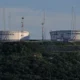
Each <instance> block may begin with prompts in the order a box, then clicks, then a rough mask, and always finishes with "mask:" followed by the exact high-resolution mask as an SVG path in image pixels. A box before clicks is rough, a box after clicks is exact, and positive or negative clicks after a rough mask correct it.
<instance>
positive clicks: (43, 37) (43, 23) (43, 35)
mask: <svg viewBox="0 0 80 80" xmlns="http://www.w3.org/2000/svg"><path fill="white" fill-rule="evenodd" d="M44 25H45V11H44V13H43V21H42V40H44V39H45V30H44Z"/></svg>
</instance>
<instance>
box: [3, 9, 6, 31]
mask: <svg viewBox="0 0 80 80" xmlns="http://www.w3.org/2000/svg"><path fill="white" fill-rule="evenodd" d="M3 25H4V31H5V30H6V27H5V8H3Z"/></svg>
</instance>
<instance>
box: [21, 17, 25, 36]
mask: <svg viewBox="0 0 80 80" xmlns="http://www.w3.org/2000/svg"><path fill="white" fill-rule="evenodd" d="M21 23H22V26H21V28H22V29H21V32H22V34H21V37H23V31H24V17H22V21H21Z"/></svg>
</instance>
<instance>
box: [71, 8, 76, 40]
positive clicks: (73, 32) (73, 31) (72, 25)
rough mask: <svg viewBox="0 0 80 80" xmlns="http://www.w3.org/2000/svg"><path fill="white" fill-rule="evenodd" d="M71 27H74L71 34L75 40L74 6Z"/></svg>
mask: <svg viewBox="0 0 80 80" xmlns="http://www.w3.org/2000/svg"><path fill="white" fill-rule="evenodd" d="M71 27H72V32H71V36H72V39H73V40H75V36H76V34H75V33H76V14H75V11H74V7H72V21H71Z"/></svg>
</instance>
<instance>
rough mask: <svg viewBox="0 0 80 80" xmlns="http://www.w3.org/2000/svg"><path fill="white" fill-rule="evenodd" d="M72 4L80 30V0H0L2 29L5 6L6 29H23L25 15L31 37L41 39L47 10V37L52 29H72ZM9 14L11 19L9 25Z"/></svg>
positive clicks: (26, 26) (25, 27)
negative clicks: (22, 23) (22, 22)
mask: <svg viewBox="0 0 80 80" xmlns="http://www.w3.org/2000/svg"><path fill="white" fill-rule="evenodd" d="M72 6H73V7H74V11H75V13H76V27H75V29H77V30H80V0H0V26H1V27H0V30H3V29H4V28H3V26H4V24H3V8H5V14H6V15H5V21H6V23H5V24H6V30H9V28H10V29H11V30H13V31H14V30H21V17H22V16H23V17H24V30H27V31H29V32H30V37H31V39H41V35H42V34H41V27H42V26H41V23H42V21H43V11H44V10H45V32H46V38H47V39H50V34H49V32H50V31H51V30H70V29H72V27H71V19H72V17H71V16H72V14H71V13H72V11H71V10H72ZM9 14H10V15H11V20H10V24H11V26H9Z"/></svg>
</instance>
